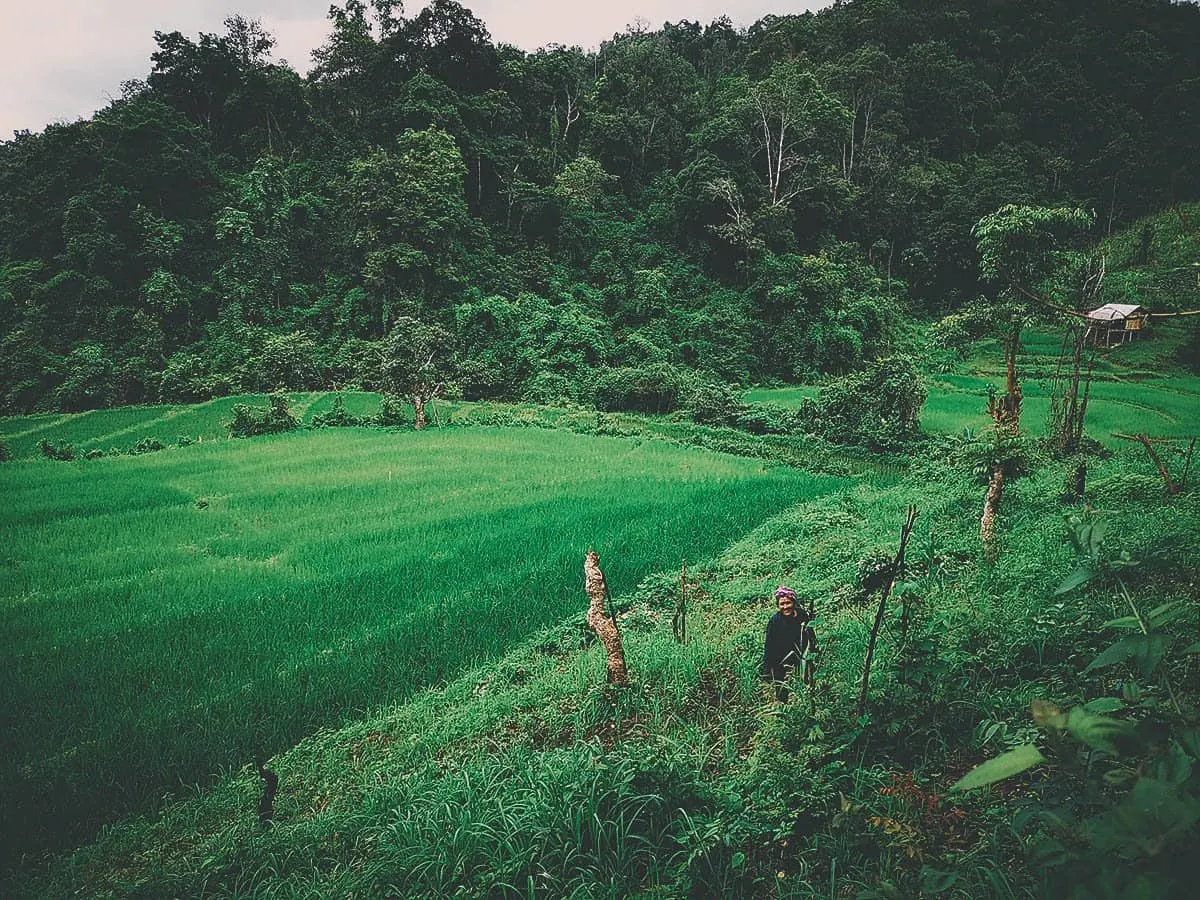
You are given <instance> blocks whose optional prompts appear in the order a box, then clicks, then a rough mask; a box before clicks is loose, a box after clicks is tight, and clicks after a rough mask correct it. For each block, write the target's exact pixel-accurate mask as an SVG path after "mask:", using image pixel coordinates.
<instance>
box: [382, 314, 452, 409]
mask: <svg viewBox="0 0 1200 900" xmlns="http://www.w3.org/2000/svg"><path fill="white" fill-rule="evenodd" d="M382 356H383V363H382V366H381V370H380V380H381V386H382V388H383V390H384V391H385V392H387V393H392V394H397V395H399V396H402V397H407V398H409V400H410V401H411V402H412V405H413V424H414V426H415V427H416V429H417V430H418V431H420V430H421V429H422V428H424V427H425V424H426V422H425V404H426V403H428V402H429V401H430V400H433V399H434V398H435V397H438V396H440V395H441V393H442V391H444V390H445V389H446V386H447V384H448V383H449V381H450V378H451V376H452V374H453V371H454V369H453V363H454V335H453V333H451V332H450V331H449V330H448V329H446V328H443V327H442V326H441V325H430V324H426V323H424V322H420V321H418V320H417V319H413V318H409V317H407V316H406V317H402V318H400V319H397V320H396V323H395V324H394V325H393V326H392V330H391V332H390V333H389V334H388V336H387V339H386V340H385V341H384V346H383V354H382Z"/></svg>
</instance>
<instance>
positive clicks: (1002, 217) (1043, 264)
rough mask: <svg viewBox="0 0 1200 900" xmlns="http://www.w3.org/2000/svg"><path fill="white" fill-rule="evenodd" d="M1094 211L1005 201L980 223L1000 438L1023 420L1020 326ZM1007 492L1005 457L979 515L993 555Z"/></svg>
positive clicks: (992, 402) (991, 406)
mask: <svg viewBox="0 0 1200 900" xmlns="http://www.w3.org/2000/svg"><path fill="white" fill-rule="evenodd" d="M1094 221H1095V216H1093V215H1092V214H1091V213H1089V212H1085V211H1084V210H1082V209H1074V208H1069V207H1061V208H1054V209H1051V208H1048V207H1044V206H1014V205H1009V206H1002V207H1001V208H1000V209H998V210H996V211H995V212H994V213H991V214H990V215H987V216H984V217H983V218H982V219H980V220H979V222H978V224H976V226H975V229H974V231H973V234H974V235H975V239H976V242H977V246H978V249H979V272H980V274H981V275H982V276H983V278H984V279H985V280H986V281H991V282H994V283H995V284H996V285H997V291H996V294H995V297H994V299H993V303H992V308H991V312H992V315H993V319H994V322H995V326H996V329H997V330H998V332H999V334H1000V343H1001V345H1002V346H1003V347H1004V369H1005V381H1004V393H1003V394H1001V395H998V396H997V395H993V396H992V397H991V398H990V399H989V400H988V413H989V414H990V415H991V417H992V422H993V423H994V424H995V427H996V437H997V441H1004V440H1006V439H1011V438H1013V437H1015V436H1016V434H1017V432H1018V430H1019V429H1020V425H1021V383H1020V379H1019V378H1018V375H1017V351H1018V350H1019V349H1020V346H1021V344H1020V341H1021V328H1022V327H1023V326H1024V325H1025V323H1026V322H1027V321H1028V320H1029V318H1030V317H1031V314H1032V311H1033V309H1034V308H1035V306H1037V305H1042V304H1045V303H1046V302H1047V298H1046V296H1045V293H1046V291H1047V288H1049V290H1051V291H1052V290H1053V289H1054V284H1053V280H1054V278H1055V276H1057V275H1060V274H1061V273H1062V271H1063V268H1064V266H1065V265H1067V264H1068V263H1069V262H1071V261H1072V260H1073V259H1074V258H1075V256H1074V253H1073V252H1072V250H1071V243H1072V241H1073V240H1076V239H1078V238H1079V236H1080V235H1082V234H1084V233H1085V232H1086V231H1087V229H1088V228H1090V227H1091V225H1092V223H1093V222H1094ZM1003 495H1004V463H1003V461H997V462H996V463H995V464H994V465H993V466H992V472H991V477H990V478H989V480H988V491H987V495H986V497H985V499H984V503H983V515H982V516H981V517H980V520H979V537H980V540H981V541H982V542H983V545H984V548H985V550H986V552H987V553H988V555H989V556H993V555H994V554H995V543H994V541H995V534H996V515H997V512H998V510H999V508H1000V501H1001V498H1002V497H1003Z"/></svg>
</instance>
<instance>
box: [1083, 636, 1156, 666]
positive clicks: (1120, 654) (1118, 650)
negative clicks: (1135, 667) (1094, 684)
mask: <svg viewBox="0 0 1200 900" xmlns="http://www.w3.org/2000/svg"><path fill="white" fill-rule="evenodd" d="M1139 637H1142V635H1137V636H1135V637H1127V638H1121V640H1119V641H1117V642H1116V643H1115V644H1113V645H1112V646H1111V647H1109V648H1108V649H1107V650H1105V651H1104V652H1103V653H1101V654H1100V655H1099V656H1097V657H1096V658H1095V659H1093V660H1092V661H1091V662H1090V663H1088V666H1087V668H1086V669H1084V670H1083V673H1084V674H1085V675H1086V674H1087V673H1088V672H1090V671H1092V669H1103V668H1104V667H1105V666H1113V665H1116V664H1117V663H1119V662H1124V661H1125V660H1127V659H1129V657H1131V656H1133V654H1134V653H1136V652H1137V639H1138V638H1139Z"/></svg>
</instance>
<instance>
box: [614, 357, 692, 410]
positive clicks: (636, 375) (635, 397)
mask: <svg viewBox="0 0 1200 900" xmlns="http://www.w3.org/2000/svg"><path fill="white" fill-rule="evenodd" d="M690 375H691V373H690V372H687V371H686V370H684V369H680V368H678V367H677V366H672V365H668V364H665V363H659V364H655V365H648V366H638V367H622V368H618V369H608V370H606V371H604V372H603V373H602V374H601V375H600V377H599V379H598V380H597V382H596V392H595V397H594V403H595V406H596V409H599V410H603V411H605V412H617V411H628V412H645V413H669V412H674V411H675V410H676V409H677V408H678V407H679V405H680V400H681V398H682V395H683V393H684V390H685V389H686V386H687V381H688V379H689V377H690Z"/></svg>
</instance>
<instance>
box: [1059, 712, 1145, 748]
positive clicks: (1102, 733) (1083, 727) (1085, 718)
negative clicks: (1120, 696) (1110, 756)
mask: <svg viewBox="0 0 1200 900" xmlns="http://www.w3.org/2000/svg"><path fill="white" fill-rule="evenodd" d="M1067 731H1069V732H1070V733H1071V734H1072V735H1074V736H1075V737H1076V738H1078V739H1079V740H1081V741H1083V743H1085V744H1087V745H1088V746H1089V747H1094V748H1095V749H1097V750H1106V751H1108V752H1109V753H1116V752H1117V744H1116V742H1117V741H1119V740H1121V739H1122V738H1128V737H1131V736H1132V735H1133V724H1132V723H1130V722H1126V721H1125V720H1123V719H1113V718H1109V717H1108V716H1098V715H1095V714H1094V713H1090V712H1088V711H1087V710H1085V709H1084V708H1083V707H1082V706H1076V707H1075V708H1073V709H1072V710H1071V711H1070V713H1068V714H1067Z"/></svg>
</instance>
